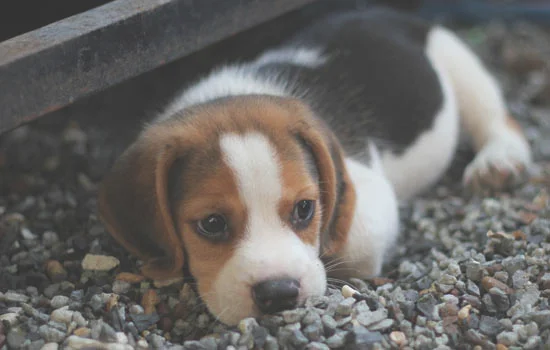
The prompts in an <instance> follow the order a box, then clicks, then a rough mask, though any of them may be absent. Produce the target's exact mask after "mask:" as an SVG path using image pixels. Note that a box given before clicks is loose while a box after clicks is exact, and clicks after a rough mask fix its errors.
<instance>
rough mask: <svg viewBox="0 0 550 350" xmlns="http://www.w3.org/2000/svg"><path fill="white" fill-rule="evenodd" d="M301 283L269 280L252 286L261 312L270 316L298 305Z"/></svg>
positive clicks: (286, 280)
mask: <svg viewBox="0 0 550 350" xmlns="http://www.w3.org/2000/svg"><path fill="white" fill-rule="evenodd" d="M299 292H300V282H298V281H297V280H294V279H290V278H287V279H277V280H267V281H263V282H260V283H258V284H256V285H254V286H252V297H253V298H254V302H255V303H256V305H257V306H258V308H259V309H260V311H261V312H263V313H266V314H269V313H274V312H278V311H283V310H287V309H292V308H294V307H296V305H297V304H298V294H299Z"/></svg>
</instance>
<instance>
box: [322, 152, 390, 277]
mask: <svg viewBox="0 0 550 350" xmlns="http://www.w3.org/2000/svg"><path fill="white" fill-rule="evenodd" d="M369 152H370V154H371V159H372V165H371V167H367V166H365V165H363V164H361V163H359V162H357V161H355V160H353V159H351V158H347V159H346V160H345V164H346V168H347V170H348V173H349V175H350V178H351V181H352V182H353V184H354V186H355V191H356V196H357V197H356V206H355V212H354V215H353V220H352V223H351V228H350V231H349V236H348V241H347V242H346V245H345V247H344V249H343V250H342V252H341V253H340V254H339V256H338V257H337V260H335V266H336V267H335V268H334V271H330V270H331V269H330V263H329V268H328V270H329V275H333V276H337V277H339V278H347V277H355V278H367V277H371V276H374V275H377V274H379V273H380V270H381V268H382V265H383V263H384V259H385V257H386V253H387V252H388V251H389V248H390V247H391V246H392V245H393V244H394V242H395V240H396V239H397V237H398V234H399V213H398V206H397V198H396V196H395V192H394V190H393V187H392V185H391V184H390V182H389V181H388V180H387V178H386V177H384V171H383V169H382V168H381V164H380V160H379V159H378V155H377V150H376V148H375V146H374V145H372V144H370V145H369Z"/></svg>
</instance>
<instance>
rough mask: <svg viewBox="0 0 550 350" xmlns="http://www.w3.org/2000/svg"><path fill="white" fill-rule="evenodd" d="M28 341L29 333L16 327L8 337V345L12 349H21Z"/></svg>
mask: <svg viewBox="0 0 550 350" xmlns="http://www.w3.org/2000/svg"><path fill="white" fill-rule="evenodd" d="M26 339H27V332H25V331H24V330H23V329H21V328H19V327H16V328H12V329H11V330H10V331H9V332H8V335H7V337H6V340H7V343H8V345H9V346H10V348H12V349H19V348H20V347H21V345H23V342H25V340H26Z"/></svg>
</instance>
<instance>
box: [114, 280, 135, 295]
mask: <svg viewBox="0 0 550 350" xmlns="http://www.w3.org/2000/svg"><path fill="white" fill-rule="evenodd" d="M130 288H132V285H131V284H130V283H128V282H126V281H121V280H116V281H114V282H113V293H115V294H126V293H128V291H129V290H130Z"/></svg>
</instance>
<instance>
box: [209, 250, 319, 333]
mask: <svg viewBox="0 0 550 350" xmlns="http://www.w3.org/2000/svg"><path fill="white" fill-rule="evenodd" d="M281 258H282V259H284V257H283V254H281ZM239 265H240V264H239V262H236V261H232V262H230V263H229V264H227V265H226V266H225V267H224V269H222V271H220V273H219V275H218V278H217V279H216V281H215V283H213V285H212V288H210V290H206V289H205V290H202V289H201V283H200V281H199V283H198V284H199V293H200V294H201V298H202V299H203V300H204V302H205V303H206V306H207V307H208V309H209V311H210V312H211V313H212V314H213V315H214V317H216V318H217V319H218V320H219V321H220V322H222V323H224V324H226V325H228V326H235V325H237V324H238V323H239V322H240V321H241V320H242V319H244V318H247V317H259V316H262V313H261V312H260V310H259V309H258V307H257V306H256V305H255V303H254V300H253V297H252V285H253V284H254V283H256V282H257V281H258V278H257V277H256V278H255V277H254V276H253V275H254V274H255V275H256V276H261V275H265V276H269V275H271V274H270V270H271V271H281V270H280V269H279V268H277V267H274V268H273V269H269V267H265V269H264V268H262V265H261V264H259V265H256V266H257V267H256V268H254V267H252V266H250V267H248V273H247V272H244V273H238V274H236V273H235V271H236V269H237V268H238V267H239ZM287 266H288V265H287ZM241 267H242V266H241ZM262 270H263V272H262ZM245 271H246V270H245ZM278 276H283V275H282V274H278ZM284 276H285V277H289V278H293V279H296V280H297V281H299V282H300V292H299V296H298V303H297V305H296V307H300V306H303V305H304V304H305V302H306V300H307V298H309V297H312V296H322V295H324V294H325V292H326V287H327V278H326V273H325V269H324V266H323V264H322V262H321V261H320V260H319V259H312V260H310V261H309V262H306V263H305V264H302V265H299V266H294V268H293V269H292V270H290V271H288V273H287V274H285V275H284ZM260 278H261V277H260ZM252 279H254V281H253V280H252Z"/></svg>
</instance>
